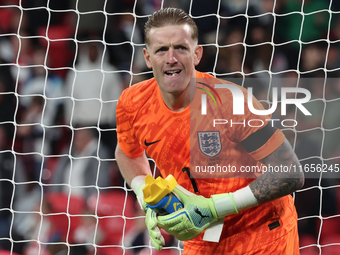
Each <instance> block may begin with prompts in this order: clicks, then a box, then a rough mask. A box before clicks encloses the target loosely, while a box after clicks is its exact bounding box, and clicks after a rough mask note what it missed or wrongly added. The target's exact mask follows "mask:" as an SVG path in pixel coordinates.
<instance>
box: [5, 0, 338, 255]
mask: <svg viewBox="0 0 340 255" xmlns="http://www.w3.org/2000/svg"><path fill="white" fill-rule="evenodd" d="M169 6H170V7H179V8H182V9H184V10H185V11H186V12H188V13H190V15H192V17H193V18H194V20H195V21H196V23H197V25H198V28H199V31H200V38H199V43H200V44H201V45H203V48H204V55H203V58H202V61H201V62H200V64H199V66H198V67H197V70H199V71H205V72H209V73H212V74H214V75H216V76H217V77H220V78H222V79H227V80H231V81H235V82H236V83H237V84H240V85H243V86H245V87H248V86H251V87H253V89H254V94H255V96H256V97H257V98H258V99H259V100H260V101H261V102H262V103H263V104H264V105H265V107H269V106H270V102H271V100H272V98H271V90H272V88H273V87H277V88H282V87H303V88H306V89H308V90H309V91H310V92H311V94H312V99H311V100H310V102H308V103H306V104H305V107H306V108H307V109H308V110H309V111H310V112H311V113H312V116H305V115H303V114H302V113H301V112H300V111H299V110H298V109H296V108H295V107H289V108H288V109H287V111H288V112H287V115H286V116H285V119H294V120H296V121H297V123H298V124H297V125H296V126H295V127H285V126H282V125H278V127H279V128H281V129H282V130H283V131H284V133H285V135H286V136H287V138H288V139H289V140H290V142H291V144H292V146H293V147H294V149H295V151H296V153H297V155H298V157H299V159H300V161H301V164H302V165H303V166H304V165H306V166H309V165H310V164H324V165H326V166H327V168H329V167H331V166H335V164H339V163H340V143H339V137H340V111H339V109H340V81H339V77H340V72H339V70H340V55H339V50H340V2H339V1H330V0H304V1H302V0H298V1H297V0H276V1H274V0H252V1H246V0H220V1H218V0H210V1H205V0H192V1H189V0H164V1H160V0H120V1H118V0H113V1H104V0H97V1H90V0H79V1H75V0H50V1H47V0H21V1H19V0H0V109H1V110H0V254H1V255H5V254H11V252H12V254H20V255H21V254H24V255H31V254H32V255H33V254H34V255H35V254H41V255H57V254H58V255H63V254H71V255H76V254H82V255H90V254H99V255H109V254H128V255H135V254H140V255H144V254H151V253H152V254H169V255H170V254H179V253H180V251H181V243H179V242H178V241H177V240H174V238H172V237H171V236H169V235H166V234H165V233H164V235H165V239H166V247H165V248H164V249H163V251H162V252H156V251H155V250H154V249H151V247H150V246H149V240H148V234H147V232H146V229H145V224H144V217H143V213H142V211H141V210H140V209H139V206H138V205H137V204H136V200H135V197H134V195H133V194H132V192H131V191H130V190H129V187H127V186H126V184H125V183H124V180H123V179H122V177H121V175H120V173H119V170H118V168H117V165H116V162H115V159H114V149H115V146H116V143H117V138H116V131H115V128H116V123H115V107H116V103H117V100H118V98H119V96H120V94H121V92H122V91H123V90H124V89H125V88H127V87H129V86H132V85H133V84H135V83H137V82H139V81H141V80H144V79H147V78H151V77H152V73H151V72H150V70H148V69H147V67H146V65H145V63H144V59H143V53H142V49H143V47H144V44H143V41H144V38H143V26H144V23H145V22H146V20H147V17H148V15H150V14H151V13H153V12H154V11H156V10H158V9H160V8H161V7H169ZM338 107H339V108H338ZM279 110H280V109H278V111H277V112H275V113H274V114H273V118H274V119H280V120H282V119H283V117H284V116H281V114H280V112H279ZM278 123H279V124H280V122H278ZM150 166H151V167H152V168H153V169H154V171H155V175H156V176H157V175H158V174H159V173H158V170H157V168H155V165H154V164H153V162H152V161H150ZM71 169H72V171H71ZM306 174H307V175H306V176H307V177H308V178H307V179H306V182H305V186H304V188H303V189H302V190H300V191H299V192H296V193H295V194H294V198H295V204H296V207H297V211H298V215H299V222H298V224H299V234H300V246H301V254H305V255H306V254H309V255H313V254H323V255H333V254H340V245H339V243H340V225H339V224H340V219H339V217H340V206H339V205H340V182H339V177H340V174H339V172H337V171H327V173H322V174H321V173H317V172H315V173H310V172H308V173H306Z"/></svg>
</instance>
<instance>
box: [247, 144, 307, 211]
mask: <svg viewBox="0 0 340 255" xmlns="http://www.w3.org/2000/svg"><path fill="white" fill-rule="evenodd" d="M260 161H261V162H262V163H263V164H265V165H266V166H267V167H268V166H269V165H270V166H271V167H275V166H277V167H278V168H277V169H280V168H279V167H281V166H287V167H288V169H289V167H290V166H292V167H291V171H290V172H289V171H288V172H284V171H277V172H274V171H273V172H270V171H267V172H265V173H263V174H262V175H261V176H260V177H258V178H257V179H256V180H254V181H253V182H252V183H250V184H249V187H250V189H251V191H252V192H253V194H254V196H255V197H256V199H257V201H258V203H259V204H263V203H266V202H269V201H272V200H274V199H277V198H280V197H283V196H286V195H288V194H291V193H293V192H294V191H296V190H298V189H300V188H301V187H302V186H303V183H304V174H303V172H300V168H299V167H298V166H299V165H300V164H299V160H298V159H297V157H296V155H295V153H294V151H293V149H292V147H291V146H290V144H289V142H288V141H287V139H286V140H285V141H284V143H283V144H282V145H281V146H280V147H279V148H278V149H276V150H275V151H274V152H272V153H271V154H270V155H268V156H267V157H265V158H263V159H262V160H260ZM294 165H295V166H296V167H295V168H294V167H293V166H294ZM294 169H296V172H294Z"/></svg>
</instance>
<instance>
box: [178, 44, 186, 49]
mask: <svg viewBox="0 0 340 255" xmlns="http://www.w3.org/2000/svg"><path fill="white" fill-rule="evenodd" d="M178 49H179V50H186V49H187V47H185V46H182V45H180V46H178Z"/></svg>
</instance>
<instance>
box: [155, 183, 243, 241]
mask: <svg viewBox="0 0 340 255" xmlns="http://www.w3.org/2000/svg"><path fill="white" fill-rule="evenodd" d="M173 193H174V194H175V195H176V196H177V197H178V198H179V199H180V200H181V201H182V203H183V206H184V208H183V209H181V210H178V211H176V212H174V213H171V214H168V215H166V216H158V217H157V219H158V220H157V222H158V226H159V227H161V228H163V229H164V230H165V231H166V232H168V233H169V234H171V235H173V236H175V237H176V238H177V239H178V240H181V241H187V240H191V239H193V238H195V237H197V236H198V235H199V234H200V233H201V232H202V231H203V230H205V229H206V228H208V227H209V226H210V225H211V224H212V223H213V222H215V221H217V220H218V219H220V218H224V217H226V216H228V215H231V214H236V213H238V210H237V208H236V205H235V202H234V199H233V196H232V194H231V193H224V194H218V195H213V196H211V198H205V197H202V196H197V195H195V194H194V193H191V192H189V191H188V190H186V189H184V188H183V187H182V186H180V185H177V186H176V188H175V189H174V190H173Z"/></svg>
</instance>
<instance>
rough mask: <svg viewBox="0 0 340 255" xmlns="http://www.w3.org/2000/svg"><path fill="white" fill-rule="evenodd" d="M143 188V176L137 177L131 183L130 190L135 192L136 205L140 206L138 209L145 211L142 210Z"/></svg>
mask: <svg viewBox="0 0 340 255" xmlns="http://www.w3.org/2000/svg"><path fill="white" fill-rule="evenodd" d="M144 186H145V176H144V175H138V176H136V177H135V178H133V180H132V181H131V188H132V190H133V192H135V194H136V197H137V201H138V204H139V205H140V208H141V209H142V210H143V211H145V209H144V206H143V205H144V198H143V190H142V189H143V187H144Z"/></svg>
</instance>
